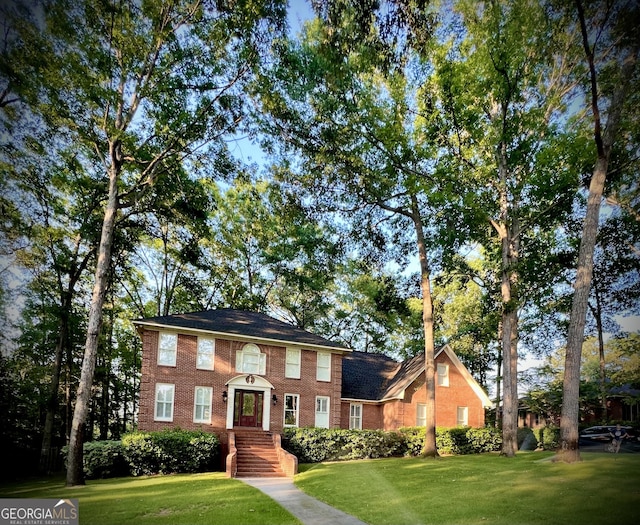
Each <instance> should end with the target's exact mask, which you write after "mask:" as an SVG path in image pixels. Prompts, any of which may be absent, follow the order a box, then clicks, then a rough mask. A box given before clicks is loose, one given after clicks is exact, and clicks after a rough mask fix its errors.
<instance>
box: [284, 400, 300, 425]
mask: <svg viewBox="0 0 640 525" xmlns="http://www.w3.org/2000/svg"><path fill="white" fill-rule="evenodd" d="M299 407H300V396H299V395H298V394H285V395H284V426H285V427H297V426H298V418H299V414H300V412H299V410H300V408H299Z"/></svg>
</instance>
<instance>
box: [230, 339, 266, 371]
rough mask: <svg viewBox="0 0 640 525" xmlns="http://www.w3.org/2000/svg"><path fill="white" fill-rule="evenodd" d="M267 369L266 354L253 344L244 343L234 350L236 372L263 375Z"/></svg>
mask: <svg viewBox="0 0 640 525" xmlns="http://www.w3.org/2000/svg"><path fill="white" fill-rule="evenodd" d="M266 369H267V355H266V354H263V353H262V352H260V348H258V347H257V346H256V345H254V344H246V345H244V346H243V347H242V350H238V351H237V352H236V372H241V373H243V374H259V375H264V374H265V372H266Z"/></svg>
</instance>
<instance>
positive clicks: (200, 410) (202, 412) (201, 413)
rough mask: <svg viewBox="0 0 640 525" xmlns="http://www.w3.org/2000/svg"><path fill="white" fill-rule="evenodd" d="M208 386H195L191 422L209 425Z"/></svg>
mask: <svg viewBox="0 0 640 525" xmlns="http://www.w3.org/2000/svg"><path fill="white" fill-rule="evenodd" d="M212 391H213V389H212V388H211V387H210V386H197V387H196V389H195V393H194V396H193V422H194V423H211V394H212Z"/></svg>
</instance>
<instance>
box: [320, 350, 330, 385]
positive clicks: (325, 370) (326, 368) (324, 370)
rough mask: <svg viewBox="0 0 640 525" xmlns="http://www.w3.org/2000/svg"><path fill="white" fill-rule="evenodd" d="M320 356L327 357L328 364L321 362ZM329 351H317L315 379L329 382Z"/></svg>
mask: <svg viewBox="0 0 640 525" xmlns="http://www.w3.org/2000/svg"><path fill="white" fill-rule="evenodd" d="M321 358H328V361H329V364H328V365H327V366H324V365H323V364H321V360H322V359H321ZM331 361H332V356H331V352H317V354H316V381H323V382H326V383H329V382H331ZM325 373H326V377H325Z"/></svg>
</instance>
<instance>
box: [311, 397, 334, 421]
mask: <svg viewBox="0 0 640 525" xmlns="http://www.w3.org/2000/svg"><path fill="white" fill-rule="evenodd" d="M319 399H325V400H326V401H327V411H326V412H318V400H319ZM318 414H326V415H327V416H326V417H327V426H326V427H324V426H318ZM314 423H315V426H316V427H318V428H329V427H330V426H331V397H329V396H316V404H315V420H314Z"/></svg>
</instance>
